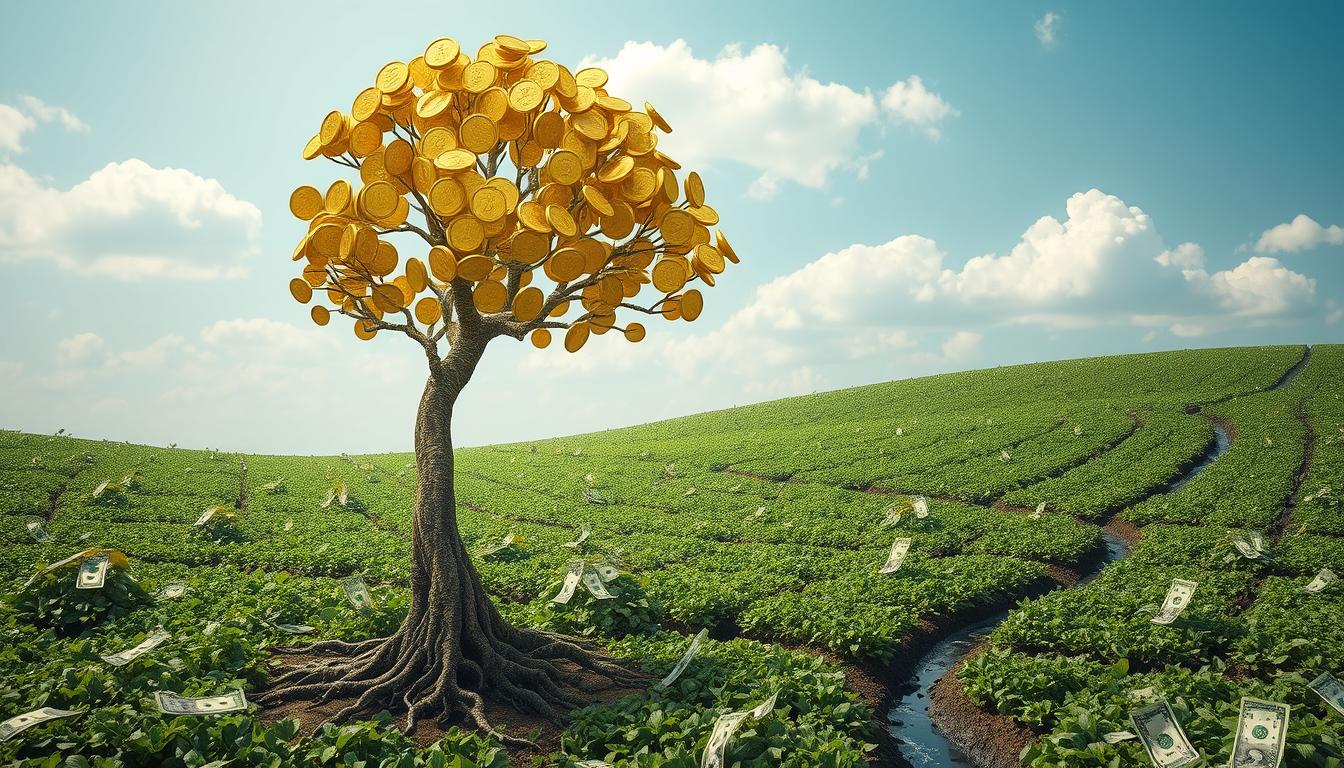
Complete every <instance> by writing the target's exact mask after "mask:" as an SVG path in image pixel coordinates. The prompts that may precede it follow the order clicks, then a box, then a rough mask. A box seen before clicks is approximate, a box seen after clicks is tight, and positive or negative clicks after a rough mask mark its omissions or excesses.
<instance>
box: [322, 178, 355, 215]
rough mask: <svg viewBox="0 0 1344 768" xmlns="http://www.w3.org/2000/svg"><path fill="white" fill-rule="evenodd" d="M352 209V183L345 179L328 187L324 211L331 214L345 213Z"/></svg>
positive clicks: (338, 180)
mask: <svg viewBox="0 0 1344 768" xmlns="http://www.w3.org/2000/svg"><path fill="white" fill-rule="evenodd" d="M348 207H350V182H348V181H346V180H345V179H337V180H336V181H334V182H332V183H331V186H330V187H327V194H326V197H325V198H324V200H323V210H325V211H326V212H327V213H331V214H339V213H343V212H344V211H345V209H346V208H348Z"/></svg>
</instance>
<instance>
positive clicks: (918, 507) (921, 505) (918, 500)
mask: <svg viewBox="0 0 1344 768" xmlns="http://www.w3.org/2000/svg"><path fill="white" fill-rule="evenodd" d="M911 504H912V505H913V506H914V508H915V518H916V519H919V520H923V519H924V518H926V517H928V516H929V500H928V499H926V498H924V497H923V496H915V497H913V498H912V499H911Z"/></svg>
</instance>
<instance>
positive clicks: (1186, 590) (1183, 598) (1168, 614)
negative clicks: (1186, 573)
mask: <svg viewBox="0 0 1344 768" xmlns="http://www.w3.org/2000/svg"><path fill="white" fill-rule="evenodd" d="M1197 586H1199V583H1198V582H1194V581H1186V580H1185V579H1172V580H1171V587H1169V588H1168V589H1167V596H1166V598H1164V599H1163V600H1162V608H1161V609H1160V610H1158V612H1157V615H1156V616H1154V617H1153V619H1152V621H1153V623H1154V624H1170V623H1172V622H1173V621H1175V620H1176V617H1178V616H1180V615H1181V612H1182V611H1184V610H1185V607H1186V606H1187V605H1189V604H1190V597H1191V596H1192V595H1194V593H1195V587H1197Z"/></svg>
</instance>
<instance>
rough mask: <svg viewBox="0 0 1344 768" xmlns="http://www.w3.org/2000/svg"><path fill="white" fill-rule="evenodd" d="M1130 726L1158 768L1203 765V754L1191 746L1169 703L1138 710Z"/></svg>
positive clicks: (1131, 716) (1161, 702)
mask: <svg viewBox="0 0 1344 768" xmlns="http://www.w3.org/2000/svg"><path fill="white" fill-rule="evenodd" d="M1129 720H1130V723H1132V724H1133V726H1134V732H1135V733H1136V734H1137V735H1138V737H1139V741H1141V742H1143V748H1144V749H1146V750H1147V751H1148V759H1150V760H1152V761H1153V765H1155V766H1157V768H1183V766H1187V765H1195V764H1196V763H1198V762H1199V761H1200V756H1199V752H1198V751H1196V750H1195V748H1194V747H1193V746H1191V745H1190V739H1188V738H1186V736H1185V731H1184V730H1182V729H1181V724H1180V723H1178V722H1176V714H1175V713H1174V712H1172V711H1171V705H1170V704H1168V703H1167V702H1165V701H1159V702H1157V703H1156V704H1149V705H1148V706H1146V707H1141V708H1139V709H1136V710H1134V711H1133V712H1132V713H1130V715H1129Z"/></svg>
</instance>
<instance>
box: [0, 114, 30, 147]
mask: <svg viewBox="0 0 1344 768" xmlns="http://www.w3.org/2000/svg"><path fill="white" fill-rule="evenodd" d="M36 127H37V121H36V120H34V119H33V118H31V117H29V116H28V115H25V114H24V113H22V112H20V111H19V110H17V109H15V108H13V107H11V106H9V105H8V104H0V152H13V153H15V154H18V153H19V152H22V151H23V134H25V133H27V132H28V131H31V130H33V128H36Z"/></svg>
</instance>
